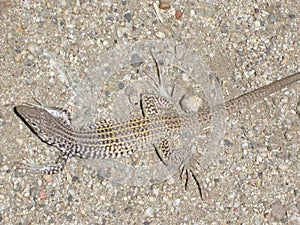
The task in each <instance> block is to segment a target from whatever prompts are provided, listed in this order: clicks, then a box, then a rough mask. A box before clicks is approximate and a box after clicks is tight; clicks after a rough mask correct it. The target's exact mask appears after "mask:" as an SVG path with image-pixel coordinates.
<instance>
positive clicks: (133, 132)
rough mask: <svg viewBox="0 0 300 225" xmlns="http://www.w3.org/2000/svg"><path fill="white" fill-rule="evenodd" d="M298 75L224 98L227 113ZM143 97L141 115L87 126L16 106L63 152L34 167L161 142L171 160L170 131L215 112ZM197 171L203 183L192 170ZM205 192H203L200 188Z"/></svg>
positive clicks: (64, 114) (60, 114) (60, 112)
mask: <svg viewBox="0 0 300 225" xmlns="http://www.w3.org/2000/svg"><path fill="white" fill-rule="evenodd" d="M299 80H300V72H297V73H295V74H292V75H289V76H287V77H285V78H282V79H280V80H277V81H274V82H273V83H270V84H268V85H265V86H262V87H260V88H258V89H256V90H254V91H251V92H248V93H246V94H244V95H241V96H239V97H237V98H234V99H232V100H229V101H227V102H225V110H226V112H227V113H234V112H236V111H238V110H239V109H241V108H245V107H247V106H249V105H252V104H253V103H255V102H257V101H259V100H260V99H262V98H264V97H267V96H269V95H270V94H272V93H273V92H276V91H278V90H280V89H282V88H284V87H287V86H289V85H291V84H293V83H295V82H297V81H299ZM141 103H142V104H141V106H142V109H143V112H144V113H143V115H144V116H143V117H141V118H133V119H129V120H127V121H113V120H102V121H100V122H97V123H94V124H91V125H89V126H87V127H85V128H76V127H74V126H72V122H71V117H70V114H69V112H68V111H66V110H64V109H62V108H57V107H47V106H43V105H36V104H26V103H25V104H21V105H17V106H15V107H14V111H15V113H16V114H17V115H18V116H19V117H20V118H21V119H22V120H23V122H24V123H25V124H26V125H27V126H28V127H29V129H30V130H31V131H32V132H33V133H34V134H35V135H36V136H38V137H39V138H40V139H41V140H42V141H43V142H45V143H46V144H48V145H51V146H54V147H56V148H58V149H59V150H60V153H61V154H60V156H59V158H58V159H57V161H56V163H54V164H45V165H39V166H31V169H34V170H35V171H37V172H41V173H45V174H56V173H59V172H60V171H62V170H63V168H64V166H65V164H66V163H67V161H68V160H69V158H71V157H79V158H84V159H97V158H101V159H107V158H117V157H121V156H129V155H131V154H133V153H134V152H135V151H137V150H139V149H143V148H145V147H146V146H154V147H156V146H157V147H158V148H159V149H160V151H159V152H158V153H159V157H160V158H161V159H162V160H168V159H169V158H170V157H172V149H170V148H169V143H168V138H167V137H169V136H172V135H173V134H174V133H176V132H178V131H180V130H181V129H183V128H186V127H184V126H189V125H190V124H194V123H195V120H196V121H197V122H199V124H201V123H208V122H209V121H210V118H211V116H212V113H214V112H209V111H199V112H197V113H187V114H184V115H181V116H178V115H176V116H168V115H167V116H166V115H160V114H159V111H158V109H160V108H165V107H168V106H170V104H171V103H170V102H169V101H168V100H167V99H166V98H165V97H162V96H159V95H155V94H145V95H143V96H142V97H141ZM215 113H217V112H215ZM189 171H190V172H192V171H191V170H189ZM187 172H188V171H187ZM192 177H193V178H194V179H195V181H196V183H197V185H198V188H200V186H199V182H198V181H197V179H196V178H195V174H194V173H193V172H192ZM186 182H187V181H186ZM200 195H201V197H202V193H201V189H200Z"/></svg>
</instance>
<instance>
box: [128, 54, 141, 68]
mask: <svg viewBox="0 0 300 225" xmlns="http://www.w3.org/2000/svg"><path fill="white" fill-rule="evenodd" d="M143 62H144V60H143V59H142V58H141V57H140V56H139V55H138V54H137V53H134V54H132V55H131V59H130V64H131V65H132V66H133V67H139V66H140V65H142V63H143Z"/></svg>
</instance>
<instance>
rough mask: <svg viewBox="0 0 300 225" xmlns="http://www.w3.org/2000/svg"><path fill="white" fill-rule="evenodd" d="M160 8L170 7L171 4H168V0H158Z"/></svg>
mask: <svg viewBox="0 0 300 225" xmlns="http://www.w3.org/2000/svg"><path fill="white" fill-rule="evenodd" d="M158 7H159V8H160V9H170V8H171V5H170V1H166V0H164V1H163V0H161V1H159V6H158Z"/></svg>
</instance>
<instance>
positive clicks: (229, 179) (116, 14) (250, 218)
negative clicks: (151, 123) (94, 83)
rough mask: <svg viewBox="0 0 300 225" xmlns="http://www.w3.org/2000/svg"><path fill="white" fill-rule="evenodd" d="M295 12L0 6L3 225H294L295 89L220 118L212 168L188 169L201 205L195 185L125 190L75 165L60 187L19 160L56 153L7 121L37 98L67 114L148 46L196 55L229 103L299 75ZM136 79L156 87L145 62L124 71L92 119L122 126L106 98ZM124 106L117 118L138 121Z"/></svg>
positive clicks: (243, 7)
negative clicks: (107, 70) (118, 57)
mask: <svg viewBox="0 0 300 225" xmlns="http://www.w3.org/2000/svg"><path fill="white" fill-rule="evenodd" d="M167 8H168V7H167ZM299 9H300V2H299V1H292V0H288V1H271V0H270V1H263V2H262V3H253V2H249V1H245V0H242V1H214V0H206V1H194V0H188V1H176V2H171V3H170V9H159V6H158V4H157V2H154V1H140V2H138V1H129V0H120V1H111V0H105V1H67V0H59V1H56V2H55V3H54V2H52V1H29V0H25V1H11V2H10V1H1V2H0V35H1V38H0V60H1V64H0V69H1V86H0V101H1V102H0V132H1V139H0V146H1V151H0V224H144V225H147V224H300V197H299V195H300V194H299V191H300V190H299V187H300V177H299V176H300V175H299V174H300V173H299V171H300V151H299V149H300V141H299V140H300V138H299V137H300V125H299V124H300V123H299V115H298V114H297V107H298V113H299V101H300V97H299V91H300V84H299V83H297V84H294V85H292V86H291V87H288V88H286V89H284V90H282V91H279V92H276V93H274V94H273V95H272V96H270V97H268V98H265V99H264V100H262V101H260V102H257V103H256V104H254V105H251V106H249V107H248V108H245V109H243V110H241V111H240V112H237V113H236V114H234V115H228V117H227V119H226V131H225V134H224V138H223V141H222V143H221V144H220V145H219V149H218V152H219V154H218V155H217V157H216V158H215V159H214V160H213V162H212V163H211V164H210V165H209V167H207V168H201V167H199V166H194V167H193V170H194V172H195V173H196V174H197V177H198V180H199V182H200V185H201V188H202V192H203V200H201V198H200V197H199V193H198V188H197V185H196V184H195V182H194V181H193V179H190V180H189V185H188V189H187V190H185V188H184V180H183V181H182V180H180V179H179V174H177V175H176V176H174V177H172V178H170V179H168V180H167V181H165V182H163V183H159V184H152V185H145V186H143V185H139V186H133V185H130V184H123V185H122V184H117V183H116V182H112V181H111V180H109V179H105V178H103V177H101V176H100V175H99V172H98V171H97V169H96V168H95V166H93V165H92V164H91V163H90V162H87V160H82V159H76V158H73V159H71V160H70V162H69V163H68V164H67V165H66V168H65V169H64V171H63V172H62V173H60V174H58V175H52V176H49V175H41V174H37V173H33V172H32V171H30V170H26V169H22V164H21V162H22V161H23V160H25V159H32V160H33V161H35V162H38V163H46V162H51V161H55V159H56V158H57V156H58V155H59V151H58V150H57V149H56V148H54V147H51V146H48V145H46V144H45V143H42V142H41V141H40V140H39V139H38V138H37V137H36V136H35V135H34V134H33V133H32V132H31V131H30V130H29V129H28V128H27V127H26V126H25V124H24V123H23V122H22V121H21V120H20V119H19V118H18V117H17V116H16V114H15V113H14V112H13V107H14V106H16V105H19V104H22V103H24V102H34V98H37V99H38V100H39V101H40V102H42V103H43V104H45V105H49V106H58V107H62V108H66V109H68V110H74V108H76V107H75V106H76V102H75V103H74V99H75V100H76V94H77V92H76V91H74V90H75V89H76V88H75V87H76V86H78V85H79V86H80V82H82V80H83V81H84V79H85V78H86V77H89V75H90V71H91V70H92V69H93V68H96V67H95V65H96V66H100V67H101V66H102V64H101V62H100V61H98V60H99V57H101V56H102V55H103V54H105V52H108V51H111V50H112V49H116V48H117V47H118V46H126V45H128V44H134V43H136V42H144V41H169V42H172V43H175V44H176V45H178V46H183V48H184V49H190V50H192V51H193V52H195V54H197V55H199V57H202V58H203V62H204V64H205V65H206V66H207V67H208V68H210V70H211V71H212V72H213V73H215V74H216V76H217V77H218V80H219V81H220V85H221V87H222V90H223V95H224V98H225V99H232V98H234V97H236V96H239V95H241V94H243V93H246V92H248V91H251V90H254V89H255V88H257V87H260V86H263V85H265V84H268V83H270V82H272V81H274V80H277V79H279V78H282V77H285V76H288V75H290V74H293V73H295V72H297V71H298V72H299V71H300V63H299V62H300V55H299V54H300V44H299V43H300V17H299ZM180 12H182V13H183V14H182V17H180ZM175 14H176V16H177V18H176V16H175ZM178 17H180V18H178ZM180 51H182V49H179V52H178V54H180ZM110 60H113V58H112V59H110V58H108V59H107V62H108V63H109V62H110ZM128 60H129V59H128ZM97 63H98V64H97ZM99 64H100V65H99ZM161 66H162V67H164V71H163V72H164V75H165V76H166V79H168V78H172V77H174V76H180V77H181V78H182V79H180V81H178V82H179V83H180V82H183V81H185V82H186V83H188V84H187V87H189V88H190V89H193V88H199V87H197V85H196V84H194V83H189V79H187V78H186V75H185V73H182V71H181V70H180V69H178V68H174V67H167V66H165V65H161ZM144 71H147V73H148V72H149V73H151V75H152V76H155V74H156V70H155V66H154V63H153V61H152V62H149V68H148V64H147V63H143V65H141V66H140V65H138V64H136V65H131V66H126V67H124V68H123V69H122V70H120V71H118V73H117V75H114V76H113V79H112V80H111V81H107V82H106V83H105V84H103V85H102V87H103V89H102V90H99V91H98V92H97V93H95V95H96V96H97V98H96V99H98V98H99V100H97V103H96V104H97V105H96V106H94V108H96V109H97V113H98V114H99V115H102V116H103V118H108V117H110V116H111V115H116V116H117V117H118V116H119V115H120V114H122V111H121V110H120V109H119V110H116V109H115V108H114V104H113V100H111V99H112V97H115V96H118V93H119V92H121V91H124V93H127V94H128V90H129V91H130V90H131V89H130V87H135V86H134V81H139V79H142V78H141V77H145V76H146V75H145V73H144ZM99 76H100V77H101V74H99ZM146 77H147V76H146ZM99 80H101V79H100V78H99ZM175 80H176V79H175ZM99 82H100V81H99ZM140 89H143V87H141V86H139V87H137V90H140ZM126 91H127V92H126ZM131 92H132V90H131ZM198 92H199V91H195V92H194V93H198ZM129 98H130V96H129ZM132 98H133V99H129V100H131V103H132V104H131V105H130V107H129V106H128V107H127V108H128V109H129V112H126V113H123V114H128V113H131V110H132V109H133V108H134V109H135V110H137V112H132V114H133V115H135V113H136V114H138V113H139V109H138V107H139V106H138V105H136V104H135V103H136V102H137V101H138V100H136V97H135V96H133V97H132ZM83 100H84V99H83ZM84 102H85V103H88V104H89V103H90V102H89V99H86V100H84ZM121 102H122V101H121ZM129 102H130V101H129ZM124 104H125V103H124ZM119 105H120V104H119ZM123 108H124V107H123ZM116 111H118V112H116ZM120 111H121V113H120ZM114 112H116V113H117V114H114ZM98 114H97V117H98V116H99V115H98ZM94 119H95V118H92V119H91V121H92V120H94ZM198 149H200V150H198V151H201V147H200V146H198ZM195 159H196V160H200V158H195Z"/></svg>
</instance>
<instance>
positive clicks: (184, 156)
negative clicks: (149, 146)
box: [155, 139, 203, 200]
mask: <svg viewBox="0 0 300 225" xmlns="http://www.w3.org/2000/svg"><path fill="white" fill-rule="evenodd" d="M171 143H172V142H171ZM174 149H175V148H174V146H173V145H172V144H170V142H169V141H168V140H167V139H163V140H161V141H160V143H159V144H158V145H157V146H155V150H156V153H157V155H158V157H159V159H160V160H161V161H162V162H163V163H164V164H165V165H170V164H171V165H175V166H177V168H179V170H180V179H181V180H182V179H183V176H185V184H184V186H185V189H187V187H188V182H189V177H190V175H191V177H192V178H193V179H194V181H195V183H196V185H197V188H198V191H199V195H200V198H201V199H202V200H203V195H202V190H201V186H200V182H199V180H198V178H197V175H196V174H195V172H194V171H193V169H192V166H191V162H196V163H197V164H198V165H199V163H198V162H197V161H196V160H195V159H193V158H191V156H190V155H189V154H188V153H187V152H185V151H182V150H180V149H175V150H174Z"/></svg>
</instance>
